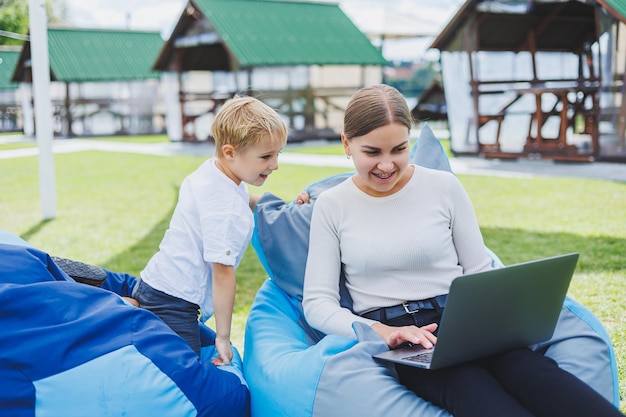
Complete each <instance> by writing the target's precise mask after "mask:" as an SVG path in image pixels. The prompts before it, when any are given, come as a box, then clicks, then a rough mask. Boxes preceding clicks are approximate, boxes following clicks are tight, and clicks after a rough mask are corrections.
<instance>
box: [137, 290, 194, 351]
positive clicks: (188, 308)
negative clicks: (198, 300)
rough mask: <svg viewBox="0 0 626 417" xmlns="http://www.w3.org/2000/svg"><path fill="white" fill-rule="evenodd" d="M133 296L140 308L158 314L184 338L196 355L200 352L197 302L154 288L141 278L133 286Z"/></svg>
mask: <svg viewBox="0 0 626 417" xmlns="http://www.w3.org/2000/svg"><path fill="white" fill-rule="evenodd" d="M133 298H134V299H136V300H137V301H138V302H139V305H140V306H141V307H142V308H145V309H146V310H149V311H152V312H153V313H154V314H156V315H157V316H159V318H160V319H161V320H163V321H164V322H165V324H167V325H168V326H169V327H170V328H171V329H172V330H173V331H174V332H176V334H178V335H179V336H180V337H182V338H183V339H185V341H186V342H187V343H188V344H189V346H191V348H192V349H193V350H194V351H195V352H196V353H197V354H198V355H199V354H200V330H199V329H198V316H199V310H200V307H199V306H198V305H197V304H193V303H190V302H189V301H185V300H183V299H182V298H178V297H174V296H172V295H169V294H166V293H164V292H163V291H159V290H156V289H154V288H152V287H151V286H150V285H148V284H146V283H145V282H144V281H142V280H139V283H138V284H137V286H136V287H135V289H134V291H133Z"/></svg>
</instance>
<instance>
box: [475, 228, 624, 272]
mask: <svg viewBox="0 0 626 417" xmlns="http://www.w3.org/2000/svg"><path fill="white" fill-rule="evenodd" d="M482 233H483V237H484V239H485V243H486V245H487V246H488V247H489V248H490V249H491V250H493V251H494V252H495V253H496V254H497V255H498V257H500V259H501V260H502V262H504V263H505V264H512V263H518V262H524V261H529V260H532V259H538V258H544V257H548V256H554V255H559V254H562V253H568V252H578V253H579V254H580V259H579V261H578V267H577V270H578V271H579V272H609V271H616V270H620V269H624V261H623V250H624V248H625V247H626V239H620V238H616V237H610V236H599V237H598V236H596V237H588V236H580V235H575V234H569V233H542V232H535V231H527V230H520V229H506V228H505V229H503V228H482Z"/></svg>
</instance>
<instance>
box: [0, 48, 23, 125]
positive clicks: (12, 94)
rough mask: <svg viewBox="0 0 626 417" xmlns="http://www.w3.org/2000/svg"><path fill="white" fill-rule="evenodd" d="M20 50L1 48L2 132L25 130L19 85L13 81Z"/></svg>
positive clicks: (0, 119)
mask: <svg viewBox="0 0 626 417" xmlns="http://www.w3.org/2000/svg"><path fill="white" fill-rule="evenodd" d="M20 49H21V48H20V47H19V46H0V132H20V131H22V129H23V127H22V126H23V123H22V109H21V106H20V103H19V94H18V88H19V84H18V83H14V82H12V81H11V76H12V75H13V70H14V69H15V63H16V62H17V59H18V57H19V55H20Z"/></svg>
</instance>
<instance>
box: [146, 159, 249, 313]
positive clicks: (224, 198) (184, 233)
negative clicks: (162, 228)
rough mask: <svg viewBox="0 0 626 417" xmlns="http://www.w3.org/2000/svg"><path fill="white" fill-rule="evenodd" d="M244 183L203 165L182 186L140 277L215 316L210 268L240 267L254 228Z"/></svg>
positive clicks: (211, 164) (212, 162)
mask: <svg viewBox="0 0 626 417" xmlns="http://www.w3.org/2000/svg"><path fill="white" fill-rule="evenodd" d="M253 228H254V216H253V214H252V211H251V210H250V204H249V194H248V189H247V187H246V185H245V184H244V183H243V182H241V184H239V185H237V184H235V183H234V182H233V181H232V180H231V179H230V178H228V177H227V176H226V175H225V174H224V173H223V172H221V171H220V170H219V169H218V168H217V167H216V166H215V159H209V160H208V161H206V162H204V163H203V164H202V165H201V166H200V167H199V168H198V169H197V170H196V171H194V172H193V173H191V174H190V175H189V176H188V177H187V178H185V180H184V181H183V183H182V184H181V186H180V192H179V197H178V203H177V205H176V208H175V210H174V214H173V215H172V219H171V220H170V225H169V228H168V230H167V231H166V232H165V236H164V237H163V240H162V241H161V244H160V245H159V251H158V252H157V253H156V254H155V255H154V256H153V257H152V258H151V259H150V261H149V262H148V265H146V267H145V268H144V270H143V271H141V274H140V276H141V279H142V280H144V281H145V282H146V283H147V284H149V285H150V286H151V287H153V288H155V289H157V290H159V291H163V292H165V293H167V294H169V295H172V296H175V297H178V298H182V299H183V300H186V301H189V302H191V303H194V304H198V305H199V306H200V308H201V310H202V314H203V315H204V316H205V318H206V317H210V316H211V315H213V312H214V310H213V297H212V279H211V278H212V270H213V268H212V264H213V263H215V262H217V263H220V264H223V265H232V266H233V267H235V268H236V267H237V266H238V265H239V262H240V261H241V258H242V257H243V255H244V253H245V251H246V249H247V247H248V243H249V242H250V237H251V236H252V230H253Z"/></svg>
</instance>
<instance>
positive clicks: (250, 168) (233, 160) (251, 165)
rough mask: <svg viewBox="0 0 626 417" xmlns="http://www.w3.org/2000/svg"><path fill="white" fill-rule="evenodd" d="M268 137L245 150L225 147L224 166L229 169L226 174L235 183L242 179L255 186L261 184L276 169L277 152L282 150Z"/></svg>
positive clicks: (279, 145)
mask: <svg viewBox="0 0 626 417" xmlns="http://www.w3.org/2000/svg"><path fill="white" fill-rule="evenodd" d="M269 139H270V138H269V136H268V137H265V138H263V139H261V140H260V141H258V142H257V143H256V144H254V145H252V146H250V147H249V148H247V149H246V150H245V151H237V150H235V149H231V151H230V152H229V151H227V150H226V149H225V152H224V155H225V159H226V161H227V167H225V168H226V169H227V170H228V171H229V172H226V175H228V176H229V177H230V178H231V179H232V180H233V181H235V183H237V184H240V183H241V181H243V182H245V183H247V184H250V185H254V186H256V187H258V186H261V185H263V184H264V183H265V180H266V179H267V177H268V176H269V175H270V174H271V173H272V171H275V170H277V169H278V154H279V153H280V151H281V150H282V145H281V144H280V143H274V141H271V140H269Z"/></svg>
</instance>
